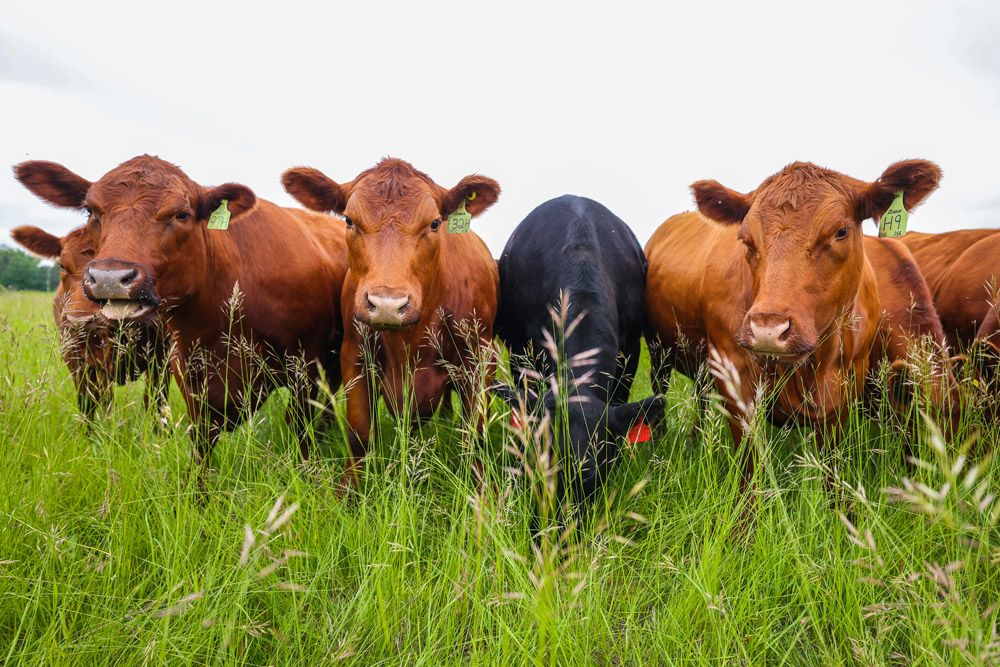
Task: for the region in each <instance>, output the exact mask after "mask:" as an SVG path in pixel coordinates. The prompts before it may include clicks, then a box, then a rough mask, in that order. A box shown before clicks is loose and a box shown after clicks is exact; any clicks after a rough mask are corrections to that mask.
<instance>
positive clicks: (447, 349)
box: [282, 158, 500, 484]
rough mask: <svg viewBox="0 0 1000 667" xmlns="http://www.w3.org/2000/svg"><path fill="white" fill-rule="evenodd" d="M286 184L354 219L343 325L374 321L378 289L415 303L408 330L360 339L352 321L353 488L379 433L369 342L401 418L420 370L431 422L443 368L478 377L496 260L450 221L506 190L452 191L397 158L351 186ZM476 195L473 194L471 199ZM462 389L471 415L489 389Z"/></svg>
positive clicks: (311, 172)
mask: <svg viewBox="0 0 1000 667" xmlns="http://www.w3.org/2000/svg"><path fill="white" fill-rule="evenodd" d="M282 183H283V184H284V186H285V189H286V190H287V191H288V193H289V194H291V195H292V196H293V197H295V198H296V199H298V200H299V201H300V202H301V203H302V204H303V205H305V206H307V207H310V208H314V209H316V210H321V211H327V210H332V211H334V212H336V213H339V214H341V215H345V216H347V217H348V218H349V219H350V220H351V221H352V225H353V227H352V228H350V229H348V231H347V244H348V250H349V254H350V271H349V272H348V274H347V278H346V280H345V281H344V291H343V296H342V299H341V305H342V308H343V319H344V321H345V322H349V323H351V322H352V321H366V318H367V301H368V294H369V291H370V290H375V289H378V290H380V291H381V292H383V293H390V294H393V295H400V297H401V298H402V297H404V296H405V297H406V298H408V299H409V302H408V304H409V305H408V308H409V310H408V315H409V317H410V318H411V321H410V322H408V324H407V326H405V328H402V329H393V330H388V329H377V328H372V329H367V328H366V327H362V329H363V330H364V331H366V333H362V329H359V328H356V327H355V326H353V325H348V326H347V327H346V331H345V334H344V345H343V348H342V350H341V367H342V372H343V378H344V383H345V385H346V386H347V419H348V423H349V425H350V427H351V433H350V442H351V452H352V456H353V462H352V465H351V467H350V468H349V470H348V472H347V479H346V480H345V481H346V482H347V483H348V484H353V483H356V474H355V473H356V471H357V470H359V469H360V466H361V465H362V461H363V458H364V456H365V454H366V451H367V446H368V442H369V438H370V437H371V436H372V435H374V431H375V427H376V424H375V422H374V421H373V420H372V409H373V407H374V406H372V405H371V403H370V399H369V397H370V396H371V395H372V388H371V387H370V385H369V384H368V383H369V380H370V377H371V372H372V371H373V370H374V369H371V368H366V366H365V363H364V358H363V345H365V341H366V338H367V342H368V344H370V345H372V346H373V348H374V350H375V356H374V358H375V362H376V364H377V366H378V371H379V373H380V375H381V376H382V377H383V378H384V379H383V381H382V382H380V384H379V387H378V390H379V392H380V393H381V395H382V396H383V397H384V398H385V401H386V404H387V405H388V407H389V408H390V410H392V411H393V412H394V413H396V414H399V413H400V411H401V410H402V401H403V391H404V386H403V383H404V378H405V377H406V376H407V371H408V369H413V370H414V371H415V372H414V374H413V387H412V392H413V395H412V401H413V412H414V413H415V416H416V417H417V418H419V419H425V418H428V417H429V416H430V415H431V414H432V413H433V411H434V410H435V409H436V408H437V406H438V405H439V404H440V403H441V402H442V400H443V399H444V400H447V396H448V394H449V391H450V389H451V388H452V387H453V380H452V378H450V377H449V375H448V373H447V372H446V370H445V369H444V368H443V367H442V365H441V364H442V363H448V364H452V365H454V366H458V367H460V368H462V369H463V371H465V372H466V373H469V374H472V373H473V372H474V370H473V369H474V367H475V365H476V363H477V358H478V357H479V355H478V349H479V348H480V346H483V345H487V344H488V343H489V341H490V340H491V339H492V337H493V320H494V317H495V315H496V308H497V292H498V283H499V277H498V274H497V265H496V262H495V261H494V259H493V257H492V255H491V254H490V252H489V249H488V248H487V247H486V245H485V244H484V243H483V242H482V240H481V239H480V238H479V237H478V236H476V235H475V234H474V233H472V232H469V233H466V234H449V233H447V229H446V224H445V223H444V219H445V218H447V216H448V215H449V214H450V213H452V212H453V211H455V209H457V208H458V206H459V205H460V204H461V202H462V201H465V202H466V210H467V211H468V212H469V213H471V214H472V215H473V216H476V215H479V214H480V213H482V212H483V211H485V210H486V209H487V208H488V207H489V206H490V205H492V204H493V203H494V202H495V201H496V200H497V197H498V196H499V194H500V186H499V185H498V184H497V183H496V181H494V180H492V179H489V178H486V177H483V176H467V177H465V178H463V179H462V180H461V181H460V182H459V184H458V185H456V186H455V187H454V188H452V189H451V190H446V189H444V188H442V187H441V186H439V185H438V184H437V183H435V182H434V181H433V180H432V179H431V178H430V176H428V175H427V174H424V173H423V172H420V171H418V170H416V169H414V168H413V167H412V166H411V165H410V164H409V163H407V162H403V161H402V160H396V159H392V158H387V159H385V160H382V161H381V162H379V163H378V164H377V165H376V166H374V167H372V168H371V169H368V170H366V171H364V172H362V173H361V174H360V175H359V176H358V177H357V178H355V179H354V180H353V181H351V182H349V183H345V184H343V185H339V184H337V183H336V182H334V181H332V180H331V179H329V178H327V177H326V176H325V175H324V174H322V173H321V172H319V171H317V170H315V169H308V168H296V169H290V170H288V171H286V172H285V174H284V176H283V177H282ZM472 193H475V198H473V199H471V200H470V199H469V197H470V196H471V195H472ZM435 221H440V223H441V225H440V227H439V228H437V229H433V228H432V226H431V225H432V223H434V222H435ZM414 318H415V319H414ZM472 321H475V322H476V323H477V325H478V330H477V332H476V334H475V335H474V336H472V339H471V340H467V339H466V338H465V337H463V335H462V333H461V331H460V329H461V326H462V323H463V322H464V323H470V322H472ZM435 340H436V341H438V344H439V345H440V349H436V348H435V344H434V343H433V341H435ZM491 374H492V373H490V375H491ZM486 381H487V382H488V381H489V378H487V379H486ZM454 388H456V389H458V391H459V393H460V394H461V396H462V400H463V404H464V406H465V410H466V415H469V414H471V411H472V406H473V405H474V402H475V401H476V400H478V399H479V398H481V391H482V389H484V387H483V388H478V389H477V388H476V387H472V386H469V384H468V383H460V385H459V386H457V387H454Z"/></svg>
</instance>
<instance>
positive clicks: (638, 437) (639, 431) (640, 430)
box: [628, 417, 652, 443]
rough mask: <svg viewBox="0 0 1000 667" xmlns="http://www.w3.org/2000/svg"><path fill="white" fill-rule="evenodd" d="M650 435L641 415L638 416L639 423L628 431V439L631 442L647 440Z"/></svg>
mask: <svg viewBox="0 0 1000 667" xmlns="http://www.w3.org/2000/svg"><path fill="white" fill-rule="evenodd" d="M651 435H652V432H651V431H650V430H649V427H648V426H646V422H645V421H643V419H642V417H639V423H638V424H636V425H635V426H633V427H632V430H631V431H629V432H628V441H629V442H631V443H639V442H647V441H648V440H649V438H650V436H651Z"/></svg>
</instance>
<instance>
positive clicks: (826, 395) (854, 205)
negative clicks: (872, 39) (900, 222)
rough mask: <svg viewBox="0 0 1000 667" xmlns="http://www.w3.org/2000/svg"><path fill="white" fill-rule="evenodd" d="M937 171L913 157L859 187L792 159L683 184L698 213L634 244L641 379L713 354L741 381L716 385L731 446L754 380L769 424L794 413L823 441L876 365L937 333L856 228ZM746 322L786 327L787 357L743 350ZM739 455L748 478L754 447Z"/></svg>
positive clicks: (914, 277)
mask: <svg viewBox="0 0 1000 667" xmlns="http://www.w3.org/2000/svg"><path fill="white" fill-rule="evenodd" d="M939 175H940V172H939V170H937V168H936V167H935V166H934V165H932V164H930V163H926V162H922V161H914V160H911V161H906V162H900V163H897V164H895V165H892V166H891V167H889V169H887V170H886V172H885V174H883V177H882V179H880V180H879V181H876V182H874V183H870V184H869V183H864V182H862V181H859V180H857V179H854V178H850V177H848V176H844V175H843V174H839V173H837V172H834V171H830V170H828V169H822V168H820V167H817V166H815V165H812V164H808V163H800V162H796V163H793V164H790V165H788V166H787V167H785V168H784V169H783V170H782V171H780V172H778V173H777V174H775V175H774V176H772V177H770V178H768V179H767V180H765V181H764V182H763V183H762V184H761V185H760V186H759V187H758V188H757V189H756V190H754V191H753V192H751V193H749V194H741V193H738V192H734V191H732V190H729V189H728V188H725V187H724V186H722V185H721V184H719V183H717V182H715V181H699V182H697V183H695V184H694V185H693V186H692V189H693V190H694V194H695V199H696V201H697V202H698V205H699V208H700V209H701V213H684V214H681V215H676V216H674V217H672V218H670V219H669V220H667V221H666V222H665V223H664V224H663V225H662V226H661V227H660V228H659V229H658V230H657V231H656V232H655V233H654V234H653V236H652V237H651V238H650V240H649V242H648V243H647V244H646V256H647V258H648V260H649V273H648V277H647V283H646V317H647V338H648V339H649V340H651V341H654V344H653V346H652V347H653V352H654V359H653V364H652V365H653V368H654V377H653V385H654V386H656V387H660V386H663V385H664V378H663V377H660V376H658V372H659V371H660V370H662V369H664V368H666V369H669V368H674V367H676V368H680V369H695V368H697V367H698V366H699V364H700V363H702V362H703V361H704V360H705V359H706V357H707V353H708V348H710V347H711V348H715V349H716V350H717V351H718V352H719V354H720V355H722V356H723V357H726V358H728V359H729V360H730V361H731V362H732V363H733V364H734V365H735V368H736V371H737V374H738V376H739V379H740V392H739V393H740V395H739V396H735V395H729V393H728V392H727V389H726V387H725V385H724V383H722V382H721V381H717V385H718V389H719V392H720V393H721V394H722V395H723V396H724V397H725V399H726V403H727V408H728V409H729V411H730V413H731V414H732V415H733V417H732V419H731V420H730V429H731V431H732V434H733V438H734V439H735V440H736V442H737V444H739V443H740V442H741V440H742V436H743V430H742V427H741V425H740V420H741V418H742V417H743V415H742V414H741V412H740V409H739V408H738V403H739V402H741V401H742V402H743V403H744V404H750V403H751V402H752V400H753V398H754V395H755V390H756V388H757V386H758V385H764V387H765V388H766V389H768V390H769V391H770V390H773V389H775V388H778V389H780V391H779V392H778V394H777V398H776V400H775V404H774V406H773V413H772V414H771V415H770V417H771V418H772V420H774V421H776V422H778V423H782V422H785V421H787V420H794V421H803V422H806V423H809V424H813V425H816V426H818V427H820V431H819V434H818V435H819V437H820V439H821V440H823V439H824V438H829V437H831V436H832V435H833V434H834V433H835V432H836V430H837V429H838V428H839V426H840V425H841V424H842V423H843V420H844V419H845V418H846V416H847V414H848V412H849V410H848V409H849V407H850V406H851V405H852V404H853V403H854V402H855V400H856V399H857V398H859V397H860V396H861V395H862V393H863V389H864V386H865V381H866V378H867V375H868V370H869V368H870V367H871V365H872V363H873V362H874V361H877V360H881V359H882V358H885V357H888V358H889V359H894V358H902V357H904V356H905V353H906V351H907V349H908V347H909V345H910V343H911V341H912V339H913V336H914V335H916V334H922V333H927V334H930V335H931V336H932V337H934V338H935V339H936V340H939V341H940V340H943V339H942V337H941V329H940V323H939V322H938V320H937V318H936V314H935V313H934V309H933V306H932V305H931V303H930V298H929V291H928V290H927V287H926V285H925V284H924V283H923V280H922V278H921V277H920V273H919V271H918V270H917V269H916V266H915V264H913V261H912V258H909V256H908V253H907V252H906V250H905V248H903V247H902V246H901V245H900V244H898V243H895V242H891V241H882V240H879V239H869V238H864V237H863V236H862V228H861V221H862V220H864V219H865V218H868V217H871V216H873V215H875V214H876V213H877V212H878V211H879V210H880V209H881V208H882V207H883V206H887V205H888V204H889V203H891V201H892V198H893V192H894V189H903V188H905V189H906V191H907V199H908V200H909V205H910V206H911V207H912V206H915V205H917V204H918V203H919V202H920V200H921V199H922V196H926V194H928V193H929V192H931V191H932V190H933V189H934V187H935V186H936V178H937V177H938V176H939ZM908 179H910V180H908ZM911 191H912V192H913V193H914V195H913V197H912V199H911V197H910V194H909V193H910V192H911ZM703 214H704V215H703ZM705 216H712V217H713V218H714V220H715V221H716V222H719V223H722V224H723V225H724V226H718V225H712V224H709V221H708V219H706V217H705ZM841 234H842V235H843V237H842V238H838V235H841ZM886 274H889V275H891V276H892V277H893V279H892V280H886V279H883V278H882V276H885V275H886ZM911 295H915V296H916V300H917V303H918V306H917V308H916V309H913V308H911V307H910V306H911ZM757 316H760V317H761V318H763V319H764V320H768V319H770V321H778V322H785V321H787V322H788V323H789V327H788V329H787V332H786V334H785V336H784V338H783V344H784V345H786V346H787V347H786V350H787V354H786V356H785V357H782V358H775V357H773V356H760V355H758V354H757V353H754V352H752V351H748V350H753V349H755V348H754V345H755V340H754V337H753V335H752V331H751V330H750V321H751V318H752V317H757ZM657 343H658V344H657ZM744 348H747V349H744ZM689 372H690V371H689ZM743 456H744V461H745V466H744V478H743V479H744V484H747V483H749V481H750V479H751V478H752V475H753V467H754V464H753V454H752V453H751V452H744V454H743Z"/></svg>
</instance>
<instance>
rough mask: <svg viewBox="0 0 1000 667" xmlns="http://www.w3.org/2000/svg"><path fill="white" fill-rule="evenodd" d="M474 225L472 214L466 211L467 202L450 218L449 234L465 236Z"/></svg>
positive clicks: (463, 202) (463, 201)
mask: <svg viewBox="0 0 1000 667" xmlns="http://www.w3.org/2000/svg"><path fill="white" fill-rule="evenodd" d="M471 223H472V214H471V213H469V212H468V211H466V210H465V200H464V199H463V200H462V204H461V205H460V206H459V207H458V210H457V211H455V212H454V213H452V214H451V215H449V216H448V233H449V234H465V233H466V232H468V231H469V227H470V226H471Z"/></svg>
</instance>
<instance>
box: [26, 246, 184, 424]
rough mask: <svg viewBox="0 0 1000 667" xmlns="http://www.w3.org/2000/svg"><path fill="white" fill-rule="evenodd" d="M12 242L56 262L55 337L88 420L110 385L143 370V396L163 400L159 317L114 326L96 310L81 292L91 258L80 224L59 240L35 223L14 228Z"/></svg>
mask: <svg viewBox="0 0 1000 667" xmlns="http://www.w3.org/2000/svg"><path fill="white" fill-rule="evenodd" d="M11 236H12V237H13V238H14V240H15V241H17V242H18V243H20V244H21V245H22V246H24V247H25V248H27V249H28V250H30V251H31V252H33V253H35V254H36V255H39V256H41V257H45V258H48V259H57V260H58V261H59V266H60V272H59V287H57V288H56V295H55V299H54V300H53V302H52V318H53V320H55V323H56V328H57V330H58V331H59V338H60V341H61V344H60V347H59V352H60V354H61V355H62V358H63V361H64V362H65V363H66V367H67V368H68V369H69V372H70V375H71V376H72V378H73V383H74V385H75V386H76V395H77V403H78V405H79V406H80V411H81V412H82V413H83V414H84V416H85V417H87V418H88V419H92V418H93V417H94V414H95V412H96V411H97V409H98V408H99V407H100V406H102V405H106V404H107V403H108V401H109V400H110V397H111V385H112V383H117V384H125V383H126V382H129V381H131V380H134V379H135V378H136V377H138V376H139V375H141V374H142V373H147V374H148V382H147V386H146V397H145V398H146V400H147V401H148V400H149V399H150V398H154V399H155V400H156V401H157V403H158V405H159V406H161V407H162V406H163V405H165V403H166V400H167V387H168V385H169V381H170V375H169V374H168V373H167V372H166V364H167V353H168V349H169V342H170V336H169V334H168V332H167V331H166V329H165V327H164V326H163V323H162V322H161V320H160V318H158V317H152V318H149V319H147V320H143V321H138V322H128V323H123V324H120V323H118V322H109V321H107V320H106V319H105V318H104V317H103V316H101V314H100V306H98V305H97V304H96V303H94V302H93V301H91V300H90V299H88V298H87V297H86V295H84V293H83V284H82V282H81V276H82V275H83V270H84V268H85V267H86V265H87V263H88V262H90V260H91V259H92V258H93V256H94V244H93V242H92V241H91V239H90V235H89V234H87V230H86V229H85V228H83V227H81V228H79V229H74V230H73V231H71V232H70V233H69V234H67V235H66V236H64V237H63V238H59V237H58V236H53V235H52V234H49V233H48V232H45V231H43V230H41V229H39V228H37V227H18V228H16V229H14V230H13V231H12V232H11Z"/></svg>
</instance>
